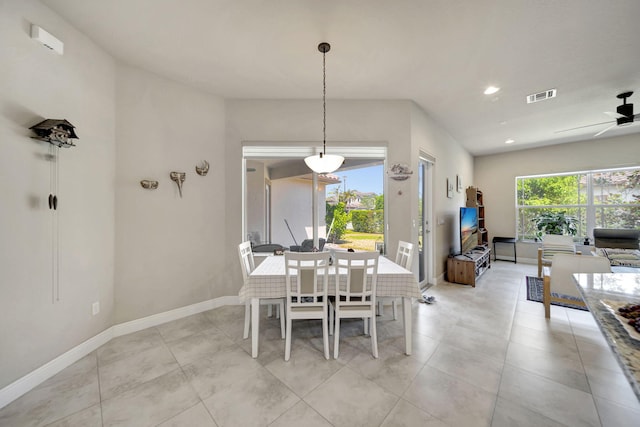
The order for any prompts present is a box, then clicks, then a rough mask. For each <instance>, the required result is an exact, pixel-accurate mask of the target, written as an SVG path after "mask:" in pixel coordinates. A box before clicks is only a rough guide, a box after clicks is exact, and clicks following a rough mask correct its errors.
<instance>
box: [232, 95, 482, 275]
mask: <svg viewBox="0 0 640 427" xmlns="http://www.w3.org/2000/svg"><path fill="white" fill-rule="evenodd" d="M226 106H227V110H226V113H227V126H226V131H227V150H226V163H227V165H228V166H229V167H228V169H227V170H228V173H227V177H226V180H227V189H228V192H227V218H228V228H227V230H228V232H227V244H228V245H229V246H233V245H237V244H238V243H239V242H240V239H242V236H241V235H240V234H241V231H240V230H241V219H240V218H238V217H234V216H233V215H232V213H233V212H237V211H238V210H239V209H241V196H240V194H241V179H240V174H241V173H242V168H241V160H242V149H241V144H242V143H243V142H251V141H263V142H264V141H267V142H274V143H277V142H301V143H302V144H305V145H321V139H320V138H321V137H322V134H321V131H319V130H321V129H322V109H321V104H320V103H319V101H318V100H289V101H287V100H283V101H268V100H227V102H226ZM414 123H415V124H414ZM327 141H328V142H327V144H328V146H333V145H334V144H332V141H344V142H348V143H357V144H362V145H367V143H369V144H371V143H380V142H384V143H386V144H387V146H388V159H389V163H390V164H392V163H395V162H403V163H408V164H410V165H412V168H413V169H414V170H415V169H416V168H417V159H418V151H419V148H422V149H424V150H426V151H428V152H430V153H432V154H433V155H434V156H436V157H437V172H436V182H435V187H434V188H435V189H436V202H437V206H438V209H439V211H438V213H439V217H440V218H442V219H443V220H445V224H447V223H449V224H451V223H453V222H454V219H453V218H454V215H457V213H455V212H457V209H458V207H459V206H462V205H463V204H464V196H463V195H462V194H463V193H456V197H457V198H456V199H453V200H451V201H449V199H447V201H446V202H445V201H444V200H443V199H442V198H443V196H442V194H443V193H442V191H440V192H438V191H437V189H438V188H442V189H443V190H444V185H445V184H444V182H445V177H446V176H447V174H453V175H452V176H453V178H454V179H455V173H456V172H457V171H458V170H460V173H462V174H464V175H467V176H468V179H470V178H471V176H472V168H473V166H472V165H473V163H472V158H471V157H470V156H469V155H468V153H467V152H466V151H465V150H464V149H462V148H461V147H460V146H459V145H458V144H457V143H456V142H455V141H454V140H453V139H452V138H451V137H450V136H448V135H447V134H446V133H445V132H443V131H442V130H440V128H439V126H437V125H436V124H435V123H433V121H431V120H430V119H429V118H428V117H427V116H426V114H425V113H424V112H423V111H422V110H420V109H419V108H417V107H416V106H415V104H414V103H413V102H411V101H337V100H329V101H328V102H327ZM414 141H415V142H414ZM234 165H237V166H235V167H234ZM449 176H451V175H449ZM469 183H470V182H469ZM398 191H402V195H400V194H398ZM387 194H388V196H387V197H388V212H387V217H388V221H389V230H388V234H387V238H388V240H387V241H388V242H389V243H390V247H389V252H393V251H394V250H395V247H394V246H393V244H392V242H397V241H398V240H407V241H417V234H416V231H415V229H414V220H415V219H416V218H417V212H418V211H417V180H416V179H410V180H407V181H393V182H390V183H389V186H388V192H387ZM444 198H445V199H446V195H445V196H444ZM450 234H451V232H450V230H448V229H447V231H445V232H443V234H442V237H441V241H440V242H439V243H438V247H437V248H436V254H435V257H436V259H437V260H440V261H439V262H437V263H436V264H437V265H436V274H441V273H442V272H443V271H444V259H446V256H447V255H448V253H449V247H450V245H451V241H450V240H449V239H450V238H449V235H450ZM456 240H457V237H456ZM235 264H236V263H230V265H229V269H230V270H229V271H231V272H232V274H234V273H233V272H234V268H235V270H238V267H237V265H235ZM416 266H417V260H416ZM239 274H240V272H239V271H238V272H237V275H238V277H239Z"/></svg>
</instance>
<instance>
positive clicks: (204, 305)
mask: <svg viewBox="0 0 640 427" xmlns="http://www.w3.org/2000/svg"><path fill="white" fill-rule="evenodd" d="M237 304H240V300H239V298H238V297H237V296H226V297H220V298H215V299H210V300H207V301H202V302H199V303H197V304H192V305H188V306H185V307H180V308H176V309H174V310H169V311H165V312H163V313H158V314H153V315H151V316H147V317H143V318H141V319H136V320H131V321H130V322H125V323H119V324H117V325H114V326H113V336H114V337H119V336H121V335H127V334H130V333H133V332H138V331H141V330H143V329H147V328H151V327H153V326H158V325H161V324H163V323H167V322H171V321H173V320H178V319H182V318H183V317H187V316H191V315H194V314H198V313H202V312H203V311H207V310H213V309H214V308H218V307H222V306H225V305H237Z"/></svg>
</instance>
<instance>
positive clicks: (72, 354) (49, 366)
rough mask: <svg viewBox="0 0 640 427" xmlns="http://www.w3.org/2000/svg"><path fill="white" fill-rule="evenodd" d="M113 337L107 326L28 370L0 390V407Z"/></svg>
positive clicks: (111, 330)
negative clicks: (42, 363) (51, 358)
mask: <svg viewBox="0 0 640 427" xmlns="http://www.w3.org/2000/svg"><path fill="white" fill-rule="evenodd" d="M112 338H113V327H111V328H108V329H106V330H104V331H102V332H100V333H99V334H98V335H94V336H93V337H91V338H89V339H88V340H86V341H85V342H83V343H82V344H79V345H77V346H75V347H74V348H72V349H71V350H69V351H67V352H66V353H63V354H61V355H60V356H58V357H56V358H55V359H53V360H51V361H50V362H47V363H45V364H44V365H42V366H41V367H39V368H37V369H35V370H33V371H31V372H29V373H28V374H27V375H25V376H24V377H22V378H18V379H17V380H15V381H14V382H12V383H11V384H9V385H8V386H6V387H4V388H3V389H1V390H0V408H4V407H5V406H6V405H8V404H9V403H11V402H13V401H14V400H16V399H17V398H19V397H20V396H22V395H23V394H25V393H27V392H28V391H30V390H32V389H33V388H35V387H37V386H38V385H40V384H42V383H43V382H44V381H46V380H48V379H49V378H51V377H52V376H54V375H55V374H57V373H58V372H60V371H62V370H63V369H64V368H66V367H68V366H70V365H72V364H74V363H75V362H77V361H78V360H80V359H82V358H83V357H85V356H86V355H87V354H89V353H91V352H92V351H95V350H96V349H97V348H98V347H100V346H101V345H104V344H106V343H108V342H109V341H111V339H112Z"/></svg>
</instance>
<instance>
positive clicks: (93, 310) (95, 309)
mask: <svg viewBox="0 0 640 427" xmlns="http://www.w3.org/2000/svg"><path fill="white" fill-rule="evenodd" d="M98 313H100V302H99V301H98V302H94V303H93V305H92V306H91V314H93V315H94V316H95V315H96V314H98Z"/></svg>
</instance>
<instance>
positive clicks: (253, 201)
mask: <svg viewBox="0 0 640 427" xmlns="http://www.w3.org/2000/svg"><path fill="white" fill-rule="evenodd" d="M250 168H251V169H255V171H253V170H252V172H249V171H247V173H246V180H247V194H246V199H247V202H246V203H247V204H246V209H245V210H246V213H247V230H246V231H247V233H246V234H248V233H251V232H254V231H257V232H258V233H260V240H261V241H262V242H266V241H267V233H266V230H265V221H264V218H265V215H264V213H265V208H266V198H265V183H266V178H267V176H266V173H267V169H266V168H265V166H264V163H263V162H259V161H255V160H247V169H250ZM243 238H244V240H247V237H246V236H245V237H243Z"/></svg>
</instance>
